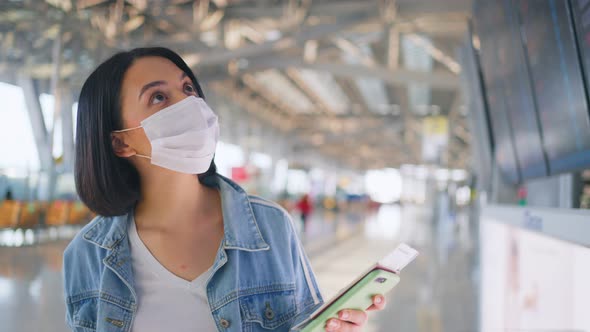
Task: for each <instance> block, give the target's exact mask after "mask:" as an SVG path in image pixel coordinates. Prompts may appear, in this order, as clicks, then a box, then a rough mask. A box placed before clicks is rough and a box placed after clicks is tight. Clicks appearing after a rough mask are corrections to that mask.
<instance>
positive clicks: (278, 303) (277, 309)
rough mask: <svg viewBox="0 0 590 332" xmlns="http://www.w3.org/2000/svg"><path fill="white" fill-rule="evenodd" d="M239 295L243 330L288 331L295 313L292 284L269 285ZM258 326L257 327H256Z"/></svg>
mask: <svg viewBox="0 0 590 332" xmlns="http://www.w3.org/2000/svg"><path fill="white" fill-rule="evenodd" d="M246 293H250V295H246V296H242V297H240V300H239V301H240V310H241V314H242V321H243V322H244V324H245V325H246V326H249V328H246V329H245V330H253V331H258V330H260V328H262V329H263V330H265V329H266V330H273V331H282V330H285V331H288V330H289V328H290V324H285V323H287V322H289V321H291V320H292V319H293V318H294V317H295V316H296V315H297V302H296V299H295V288H294V285H280V286H274V287H270V289H267V291H264V292H258V293H255V294H252V293H253V292H251V291H246ZM257 326H258V328H256V327H257Z"/></svg>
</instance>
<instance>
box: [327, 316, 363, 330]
mask: <svg viewBox="0 0 590 332" xmlns="http://www.w3.org/2000/svg"><path fill="white" fill-rule="evenodd" d="M362 328H363V326H362V325H357V324H355V323H351V322H346V321H343V320H340V319H336V318H332V319H329V320H328V321H327V322H326V331H328V332H360V331H362Z"/></svg>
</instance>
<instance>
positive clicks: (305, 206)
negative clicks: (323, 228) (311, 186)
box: [296, 194, 313, 232]
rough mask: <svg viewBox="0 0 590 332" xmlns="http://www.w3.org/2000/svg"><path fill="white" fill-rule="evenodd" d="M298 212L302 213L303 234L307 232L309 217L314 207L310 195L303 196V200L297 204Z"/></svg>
mask: <svg viewBox="0 0 590 332" xmlns="http://www.w3.org/2000/svg"><path fill="white" fill-rule="evenodd" d="M296 207H297V210H299V212H300V213H301V222H302V223H303V232H307V223H308V220H309V215H310V214H311V212H312V211H313V205H312V203H311V199H310V198H309V195H308V194H305V195H303V196H301V199H299V201H298V202H297V205H296Z"/></svg>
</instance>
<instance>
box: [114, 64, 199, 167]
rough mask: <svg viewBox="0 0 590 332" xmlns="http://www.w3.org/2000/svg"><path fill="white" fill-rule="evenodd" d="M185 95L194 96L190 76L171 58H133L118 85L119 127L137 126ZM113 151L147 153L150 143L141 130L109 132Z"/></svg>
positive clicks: (194, 91)
mask: <svg viewBox="0 0 590 332" xmlns="http://www.w3.org/2000/svg"><path fill="white" fill-rule="evenodd" d="M188 96H197V97H198V93H197V89H196V88H195V86H194V84H193V82H192V81H191V79H190V78H189V77H188V76H187V75H186V73H185V72H183V71H182V70H181V69H180V68H178V67H177V66H176V65H175V64H174V63H173V62H172V61H170V60H168V59H166V58H162V57H156V56H149V57H143V58H140V59H137V60H135V62H134V63H133V64H132V65H131V67H129V69H128V70H127V72H126V73H125V76H124V77H123V83H122V84H121V117H122V120H123V129H126V128H134V127H138V126H140V125H141V121H142V120H144V119H145V118H147V117H149V116H150V115H152V114H154V113H157V112H159V111H160V110H162V109H163V108H166V107H168V106H170V105H172V104H175V103H177V102H179V101H181V100H183V99H184V98H186V97H188ZM113 136H114V138H113V147H114V149H115V153H116V154H117V155H119V156H121V157H129V156H132V155H134V154H135V153H137V154H142V155H147V156H151V146H150V143H149V140H148V138H147V136H146V135H145V132H144V131H143V130H142V129H136V130H130V131H127V132H122V133H114V134H113Z"/></svg>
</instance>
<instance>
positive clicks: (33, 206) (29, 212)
mask: <svg viewBox="0 0 590 332" xmlns="http://www.w3.org/2000/svg"><path fill="white" fill-rule="evenodd" d="M42 210H43V209H42V203H41V202H23V205H22V209H21V213H20V217H19V218H18V224H17V227H18V228H35V227H37V226H38V225H39V221H40V220H41V212H42Z"/></svg>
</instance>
